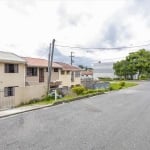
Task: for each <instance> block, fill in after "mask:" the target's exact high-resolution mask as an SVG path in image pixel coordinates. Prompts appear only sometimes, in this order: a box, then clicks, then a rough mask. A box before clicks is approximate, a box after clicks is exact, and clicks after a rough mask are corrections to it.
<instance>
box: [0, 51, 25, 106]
mask: <svg viewBox="0 0 150 150" xmlns="http://www.w3.org/2000/svg"><path fill="white" fill-rule="evenodd" d="M17 87H25V60H24V59H22V58H21V57H19V56H17V55H16V54H14V53H9V52H2V51H0V108H1V106H2V104H3V105H5V107H8V106H12V105H14V104H13V103H14V98H15V96H16V88H17Z"/></svg>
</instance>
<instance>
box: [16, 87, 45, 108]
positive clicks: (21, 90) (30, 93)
mask: <svg viewBox="0 0 150 150" xmlns="http://www.w3.org/2000/svg"><path fill="white" fill-rule="evenodd" d="M46 91H47V87H46V86H44V85H34V86H26V87H16V88H15V106H17V105H19V104H21V103H27V102H29V101H30V100H32V99H40V98H41V97H42V96H44V95H46Z"/></svg>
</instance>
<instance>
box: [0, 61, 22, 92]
mask: <svg viewBox="0 0 150 150" xmlns="http://www.w3.org/2000/svg"><path fill="white" fill-rule="evenodd" d="M18 71H19V72H18V73H5V64H4V63H0V88H1V89H3V88H4V87H10V86H19V87H24V86H25V64H18Z"/></svg>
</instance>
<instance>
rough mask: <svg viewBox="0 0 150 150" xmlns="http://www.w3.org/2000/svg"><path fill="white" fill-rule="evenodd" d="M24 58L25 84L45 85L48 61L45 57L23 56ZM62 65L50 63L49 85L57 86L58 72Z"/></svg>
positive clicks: (58, 83)
mask: <svg viewBox="0 0 150 150" xmlns="http://www.w3.org/2000/svg"><path fill="white" fill-rule="evenodd" d="M24 59H25V60H26V86H29V85H30V86H31V85H47V81H48V61H47V60H46V59H40V58H31V57H24ZM61 68H62V67H61V66H60V65H59V64H57V63H53V64H52V73H51V84H50V85H51V86H55V87H58V86H59V85H60V84H61V82H60V81H59V74H60V73H59V72H60V69H61Z"/></svg>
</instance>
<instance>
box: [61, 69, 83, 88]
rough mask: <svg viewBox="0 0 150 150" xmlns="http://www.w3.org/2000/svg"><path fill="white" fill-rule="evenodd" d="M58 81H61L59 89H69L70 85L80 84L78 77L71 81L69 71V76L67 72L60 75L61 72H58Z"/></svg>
mask: <svg viewBox="0 0 150 150" xmlns="http://www.w3.org/2000/svg"><path fill="white" fill-rule="evenodd" d="M74 76H75V73H74ZM59 80H60V81H62V84H61V87H63V86H68V87H71V86H72V85H77V84H81V79H80V77H74V81H73V82H72V81H71V71H69V74H67V71H65V72H64V74H61V71H59Z"/></svg>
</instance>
